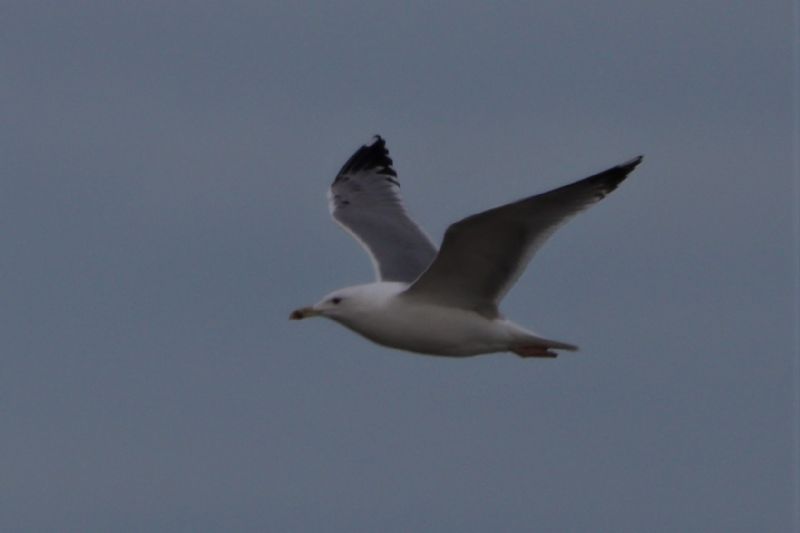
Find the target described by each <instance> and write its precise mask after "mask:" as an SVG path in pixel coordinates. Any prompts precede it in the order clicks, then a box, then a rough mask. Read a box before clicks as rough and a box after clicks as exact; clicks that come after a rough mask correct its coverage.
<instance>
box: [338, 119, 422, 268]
mask: <svg viewBox="0 0 800 533" xmlns="http://www.w3.org/2000/svg"><path fill="white" fill-rule="evenodd" d="M328 199H329V204H330V209H331V215H332V216H333V218H334V220H336V222H338V223H339V224H340V225H341V226H342V227H343V228H344V229H345V230H347V232H348V233H350V234H351V235H353V237H355V238H356V240H357V241H358V242H359V243H360V244H361V245H362V246H363V247H364V249H365V250H366V251H367V253H368V254H369V256H370V259H372V265H373V266H374V267H375V273H376V276H377V278H378V279H379V280H382V281H408V282H411V281H413V280H415V279H416V278H417V277H418V276H419V275H420V274H421V273H422V272H423V271H424V270H425V269H426V268H428V266H429V265H430V264H431V261H433V258H434V257H435V256H436V247H435V246H434V245H433V243H432V242H431V240H430V239H429V238H428V236H427V235H425V233H424V232H423V231H422V230H421V229H420V227H419V226H417V225H416V224H415V223H414V221H413V220H411V219H410V218H409V217H408V214H407V213H406V210H405V208H404V207H403V200H402V198H401V197H400V183H399V182H398V181H397V173H396V172H395V171H394V169H393V168H392V160H391V159H390V158H389V152H388V150H387V149H386V143H385V142H384V140H383V139H382V138H381V137H380V136H379V135H376V136H375V138H374V139H373V141H372V144H370V145H365V146H362V147H361V148H359V149H358V150H357V151H356V153H354V154H353V155H352V156H351V157H350V159H348V160H347V162H346V163H345V164H344V166H342V169H341V170H340V171H339V173H338V175H337V176H336V179H334V180H333V184H332V185H331V188H330V192H329V195H328Z"/></svg>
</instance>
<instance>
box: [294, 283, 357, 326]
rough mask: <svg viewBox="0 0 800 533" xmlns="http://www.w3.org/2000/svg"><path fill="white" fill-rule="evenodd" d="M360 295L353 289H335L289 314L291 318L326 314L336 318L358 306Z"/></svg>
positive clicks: (325, 315) (328, 316) (299, 318)
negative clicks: (317, 300) (313, 302)
mask: <svg viewBox="0 0 800 533" xmlns="http://www.w3.org/2000/svg"><path fill="white" fill-rule="evenodd" d="M357 302H358V295H357V293H355V292H353V291H352V290H348V289H341V290H338V291H334V292H332V293H330V294H328V295H327V296H325V297H324V298H323V299H322V300H320V301H319V302H317V303H315V304H314V305H311V306H308V307H301V308H300V309H295V310H294V311H292V314H291V315H289V319H290V320H302V319H304V318H311V317H313V316H324V317H327V318H332V319H334V320H336V319H338V318H341V317H342V316H343V315H346V314H347V313H348V311H352V309H354V308H355V307H356V306H357Z"/></svg>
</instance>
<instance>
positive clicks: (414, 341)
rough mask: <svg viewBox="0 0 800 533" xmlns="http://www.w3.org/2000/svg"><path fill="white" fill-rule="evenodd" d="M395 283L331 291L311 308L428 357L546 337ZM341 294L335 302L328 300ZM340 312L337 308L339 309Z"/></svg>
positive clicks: (540, 340) (533, 341)
mask: <svg viewBox="0 0 800 533" xmlns="http://www.w3.org/2000/svg"><path fill="white" fill-rule="evenodd" d="M408 286H409V284H408V283H400V282H375V283H368V284H365V285H358V286H355V287H348V288H347V289H342V290H340V291H336V293H333V294H332V295H330V296H329V297H327V298H326V299H325V300H323V301H322V302H320V303H319V304H317V305H316V306H314V308H315V309H319V310H320V311H321V312H320V314H321V315H322V316H325V317H327V318H330V319H332V320H335V321H337V322H339V323H340V324H342V325H343V326H346V327H347V328H349V329H351V330H353V331H355V332H356V333H358V334H360V335H363V336H364V337H366V338H367V339H369V340H371V341H373V342H376V343H378V344H381V345H384V346H389V347H391V348H397V349H400V350H408V351H412V352H419V353H425V354H432V355H445V356H470V355H478V354H484V353H494V352H505V351H509V350H510V349H512V348H514V347H517V346H525V345H532V344H533V345H536V344H541V343H545V344H548V345H552V343H553V342H554V341H549V340H547V339H543V338H541V337H538V336H537V335H536V334H534V333H533V332H531V331H528V330H526V329H524V328H522V327H521V326H519V325H517V324H515V323H513V322H511V321H509V320H506V319H504V318H502V317H500V318H496V319H487V318H486V317H484V316H482V315H480V314H478V313H476V312H474V311H468V310H465V309H459V308H455V307H445V306H441V305H433V304H430V303H428V302H425V301H419V300H416V299H414V298H410V297H407V296H405V295H402V294H401V293H402V292H403V291H405V289H407V288H408ZM337 296H339V297H341V298H342V301H341V303H340V304H337V305H332V304H330V303H329V302H330V301H331V299H332V298H333V297H337ZM338 311H342V312H338Z"/></svg>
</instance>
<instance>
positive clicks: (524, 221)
mask: <svg viewBox="0 0 800 533" xmlns="http://www.w3.org/2000/svg"><path fill="white" fill-rule="evenodd" d="M641 161H642V156H639V157H636V158H634V159H631V160H630V161H627V162H625V163H622V164H620V165H617V166H615V167H611V168H609V169H608V170H605V171H603V172H600V173H598V174H595V175H593V176H590V177H588V178H585V179H582V180H580V181H576V182H575V183H572V184H570V185H566V186H564V187H560V188H558V189H554V190H551V191H549V192H546V193H543V194H538V195H535V196H530V197H528V198H523V199H521V200H517V201H516V202H512V203H509V204H506V205H502V206H500V207H495V208H494V209H489V210H488V211H483V212H481V213H477V214H475V215H472V216H469V217H467V218H464V219H462V220H460V221H458V222H456V223H454V224H452V225H450V227H449V228H447V231H446V233H445V235H444V239H443V241H442V246H441V248H440V249H439V250H438V251H437V249H436V246H435V245H434V244H433V242H432V241H431V240H430V238H429V237H428V236H427V235H426V234H425V232H424V231H423V230H422V229H420V227H419V226H418V225H417V224H416V223H415V222H414V221H413V220H411V218H410V217H409V216H408V213H407V212H406V209H405V207H404V206H403V201H402V198H401V197H400V183H399V181H398V179H397V172H395V170H394V168H393V166H392V160H391V159H390V157H389V152H388V150H387V149H386V143H385V142H384V140H383V139H382V138H381V137H380V136H377V135H376V136H375V137H374V138H373V140H372V142H371V143H370V144H368V145H364V146H362V147H361V148H359V149H358V150H357V151H356V152H355V153H354V154H353V155H352V156H351V157H350V158H349V159H348V160H347V161H346V162H345V164H344V165H343V166H342V169H341V170H340V171H339V173H338V174H337V175H336V178H335V179H334V180H333V183H332V184H331V187H330V191H329V195H328V199H329V206H330V211H331V215H332V216H333V219H334V220H335V221H336V222H338V223H339V224H340V225H341V226H342V227H343V228H344V229H345V230H346V231H347V232H348V233H350V234H351V235H352V236H353V237H355V239H356V240H357V241H358V242H359V243H360V244H361V246H363V248H364V249H365V250H366V252H367V254H368V255H369V256H370V259H371V260H372V264H373V266H374V268H375V273H376V277H377V280H376V281H374V282H372V283H367V284H364V285H357V286H354V287H347V288H344V289H339V290H336V291H334V292H332V293H330V294H328V295H327V296H325V297H324V298H323V299H322V300H321V301H320V302H319V303H317V304H315V305H312V306H309V307H303V308H301V309H297V310H295V311H293V312H292V314H291V315H290V318H291V319H294V320H299V319H303V318H308V317H313V316H322V317H326V318H329V319H331V320H335V321H336V322H339V323H340V324H342V325H343V326H345V327H347V328H349V329H351V330H353V331H355V332H356V333H359V334H360V335H362V336H364V337H366V338H367V339H369V340H371V341H373V342H375V343H377V344H381V345H383V346H388V347H391V348H397V349H400V350H407V351H410V352H417V353H423V354H429V355H441V356H451V357H464V356H472V355H478V354H486V353H497V352H512V353H515V354H517V355H518V356H520V357H556V356H557V355H558V353H557V352H556V351H554V350H577V349H578V348H577V346H574V345H572V344H568V343H566V342H560V341H556V340H552V339H546V338H543V337H540V336H539V335H537V334H536V333H534V332H533V331H530V330H528V329H525V328H523V327H522V326H520V325H518V324H515V323H514V322H512V321H510V320H508V319H507V318H505V317H504V316H503V315H502V314H501V313H500V311H499V310H498V304H499V303H500V301H501V300H502V298H503V296H505V294H506V293H507V292H508V290H509V289H510V288H511V287H512V286H513V285H514V283H515V282H516V281H517V279H518V278H519V276H520V275H521V274H522V273H523V271H524V270H525V268H526V267H527V265H528V263H529V262H530V260H531V259H532V258H533V255H534V254H535V253H536V251H537V250H538V249H539V248H540V247H541V245H542V244H543V243H544V242H545V241H546V240H547V239H548V238H549V237H550V235H552V234H553V232H554V231H555V230H556V229H557V228H558V227H559V226H561V224H563V223H564V222H566V221H567V220H569V219H570V218H571V217H572V216H573V215H575V214H576V213H578V212H579V211H582V210H584V209H586V208H587V207H589V206H591V205H592V204H595V203H596V202H598V201H599V200H601V199H602V198H604V197H605V196H606V195H607V194H608V193H610V192H611V191H613V190H614V189H616V187H617V185H619V184H620V183H621V182H622V181H623V180H624V179H625V178H626V177H627V176H628V174H629V173H630V172H631V171H632V170H633V169H634V168H636V166H637V165H638V164H639V163H640V162H641Z"/></svg>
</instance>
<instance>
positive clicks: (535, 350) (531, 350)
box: [511, 346, 558, 359]
mask: <svg viewBox="0 0 800 533" xmlns="http://www.w3.org/2000/svg"><path fill="white" fill-rule="evenodd" d="M511 351H512V352H514V353H515V354H517V355H518V356H520V357H523V358H524V357H547V358H550V359H552V358H555V357H558V354H557V353H556V352H551V351H550V350H548V349H547V347H546V346H517V347H515V348H512V349H511Z"/></svg>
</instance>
